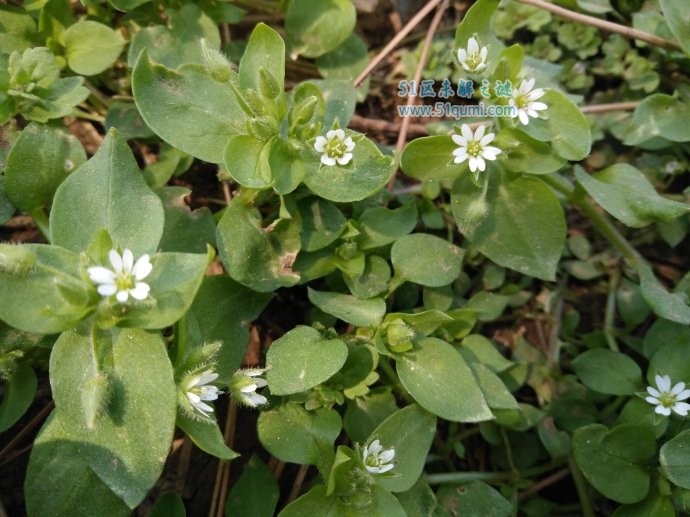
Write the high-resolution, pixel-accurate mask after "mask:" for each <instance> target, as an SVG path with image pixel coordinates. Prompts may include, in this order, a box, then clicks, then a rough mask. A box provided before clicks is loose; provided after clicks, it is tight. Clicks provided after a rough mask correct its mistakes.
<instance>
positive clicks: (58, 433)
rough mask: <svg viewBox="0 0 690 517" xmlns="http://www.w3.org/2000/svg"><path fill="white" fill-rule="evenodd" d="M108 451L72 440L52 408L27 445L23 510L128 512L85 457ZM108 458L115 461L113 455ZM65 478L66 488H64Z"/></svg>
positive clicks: (83, 513)
mask: <svg viewBox="0 0 690 517" xmlns="http://www.w3.org/2000/svg"><path fill="white" fill-rule="evenodd" d="M109 454H110V451H107V450H106V449H103V448H101V447H99V446H98V445H96V444H93V443H86V442H82V441H80V440H75V438H74V437H73V436H71V434H70V433H69V432H67V430H66V429H65V428H64V426H62V425H61V423H60V421H59V419H58V417H57V411H55V410H54V411H53V412H52V413H51V415H50V417H48V420H47V421H46V423H45V424H44V425H43V427H42V428H41V431H40V432H39V433H38V436H37V437H36V440H35V441H34V444H33V448H32V449H31V458H30V460H29V467H28V470H27V473H26V480H25V481H24V493H25V497H26V509H27V513H28V514H29V515H37V516H42V515H72V516H74V517H78V516H79V517H81V516H83V517H88V516H92V515H107V516H108V517H111V516H112V517H119V516H122V517H126V516H127V515H130V513H131V511H130V508H128V506H127V505H126V504H125V503H124V502H123V501H122V499H120V498H119V497H118V496H117V495H115V494H114V493H113V492H112V491H111V490H110V489H109V488H108V487H107V486H106V484H104V482H103V481H101V480H100V479H99V476H98V475H97V473H96V472H95V471H94V470H93V469H92V468H90V466H89V462H88V458H91V457H95V456H99V455H104V456H105V455H109ZM165 454H167V451H166V452H165ZM112 459H113V460H115V461H119V458H117V457H112ZM67 480H68V481H69V484H70V489H69V490H65V482H66V481H67Z"/></svg>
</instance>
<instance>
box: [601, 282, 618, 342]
mask: <svg viewBox="0 0 690 517" xmlns="http://www.w3.org/2000/svg"><path fill="white" fill-rule="evenodd" d="M619 280H620V272H619V271H618V269H613V270H612V271H611V274H610V275H609V294H608V296H607V297H606V314H605V315H604V335H605V336H606V342H607V343H608V345H609V348H610V349H611V350H613V351H614V352H619V351H620V349H619V348H618V343H616V338H615V336H614V331H615V326H614V320H615V317H616V289H618V282H619Z"/></svg>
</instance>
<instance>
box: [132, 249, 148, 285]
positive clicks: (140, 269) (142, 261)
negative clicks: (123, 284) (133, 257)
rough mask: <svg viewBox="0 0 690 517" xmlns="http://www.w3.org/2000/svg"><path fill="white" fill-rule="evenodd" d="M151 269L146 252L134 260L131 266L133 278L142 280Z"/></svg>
mask: <svg viewBox="0 0 690 517" xmlns="http://www.w3.org/2000/svg"><path fill="white" fill-rule="evenodd" d="M152 270H153V265H152V264H151V262H150V260H149V256H148V254H144V255H142V256H141V257H139V259H138V260H137V261H136V263H135V264H134V267H133V268H132V274H133V275H134V278H135V279H137V280H143V279H144V278H146V277H147V276H149V274H150V273H151V271H152Z"/></svg>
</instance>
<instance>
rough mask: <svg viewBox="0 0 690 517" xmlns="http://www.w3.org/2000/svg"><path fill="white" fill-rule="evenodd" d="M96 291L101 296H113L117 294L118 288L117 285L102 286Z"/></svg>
mask: <svg viewBox="0 0 690 517" xmlns="http://www.w3.org/2000/svg"><path fill="white" fill-rule="evenodd" d="M96 291H98V294H100V295H101V296H112V295H114V294H115V293H116V292H117V286H116V285H115V284H101V285H99V286H98V287H97V288H96Z"/></svg>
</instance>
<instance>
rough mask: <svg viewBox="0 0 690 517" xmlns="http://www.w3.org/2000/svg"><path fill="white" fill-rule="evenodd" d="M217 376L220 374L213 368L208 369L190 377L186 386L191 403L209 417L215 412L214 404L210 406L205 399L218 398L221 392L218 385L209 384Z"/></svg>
mask: <svg viewBox="0 0 690 517" xmlns="http://www.w3.org/2000/svg"><path fill="white" fill-rule="evenodd" d="M217 378H218V374H217V373H215V372H214V371H213V370H206V371H205V372H203V373H200V374H198V375H195V376H194V377H192V378H191V379H189V380H188V381H187V383H186V384H185V386H184V390H185V395H187V399H188V400H189V403H190V404H191V405H192V406H193V407H194V409H196V410H197V411H198V412H199V413H201V414H202V415H204V416H205V417H208V416H209V415H208V414H209V413H213V406H209V405H208V404H206V403H205V402H204V400H207V401H211V400H216V399H217V398H218V394H219V393H220V391H219V390H218V388H217V387H216V386H213V385H212V384H209V383H211V382H213V381H215V380H216V379H217Z"/></svg>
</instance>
